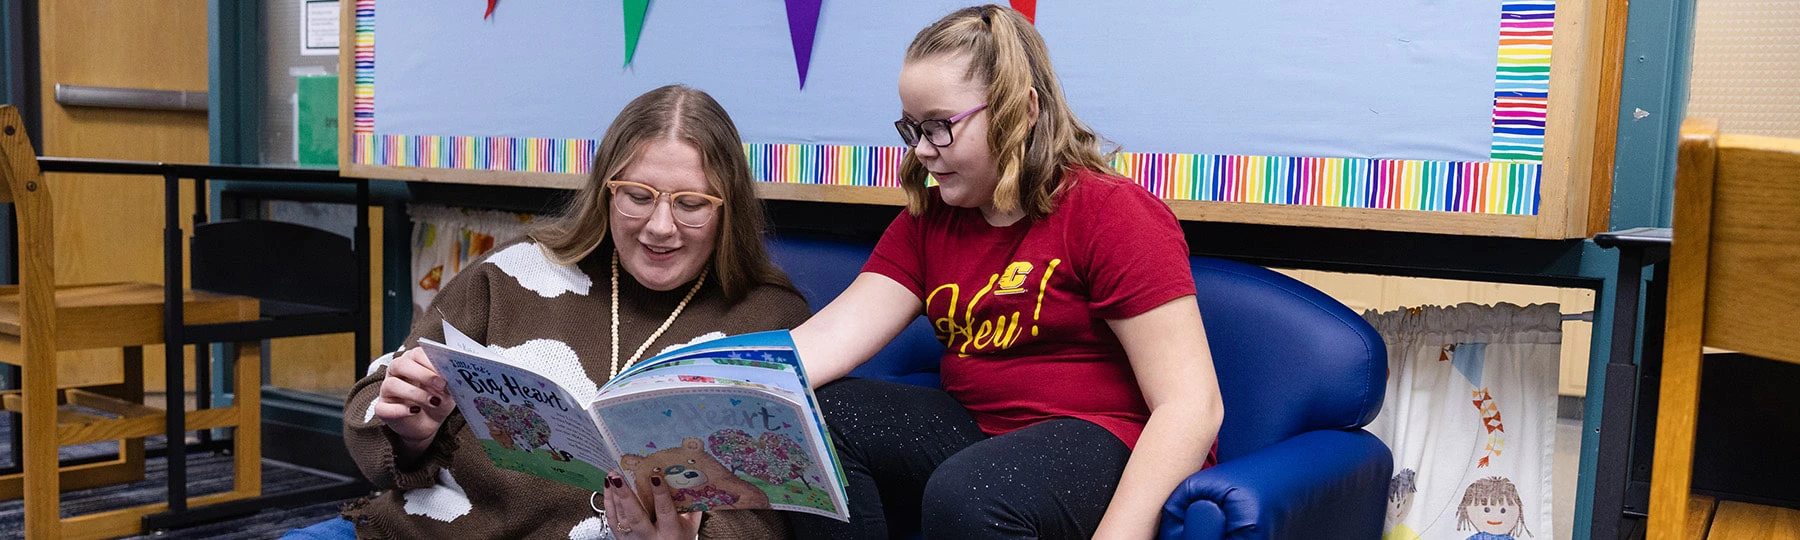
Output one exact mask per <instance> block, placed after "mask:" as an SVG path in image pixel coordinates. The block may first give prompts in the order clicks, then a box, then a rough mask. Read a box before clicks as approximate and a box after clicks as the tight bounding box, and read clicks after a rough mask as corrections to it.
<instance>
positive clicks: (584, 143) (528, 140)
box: [352, 133, 599, 174]
mask: <svg viewBox="0 0 1800 540" xmlns="http://www.w3.org/2000/svg"><path fill="white" fill-rule="evenodd" d="M354 144H355V145H356V146H355V147H353V149H352V152H353V153H354V154H355V155H356V156H358V157H371V158H374V160H375V163H378V164H381V165H396V166H401V167H428V168H434V169H469V170H480V171H538V172H559V173H574V174H587V173H588V169H589V168H590V167H592V165H593V159H594V150H595V148H596V147H598V146H599V141H595V140H592V139H546V138H541V137H457V136H438V135H375V134H372V133H358V134H356V136H355V143H354Z"/></svg>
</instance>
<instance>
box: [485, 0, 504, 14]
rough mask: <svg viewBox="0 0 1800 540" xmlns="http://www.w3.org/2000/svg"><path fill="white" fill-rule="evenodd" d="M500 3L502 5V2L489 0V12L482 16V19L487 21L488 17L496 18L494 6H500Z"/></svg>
mask: <svg viewBox="0 0 1800 540" xmlns="http://www.w3.org/2000/svg"><path fill="white" fill-rule="evenodd" d="M498 3H500V0H488V10H487V13H486V14H483V15H482V16H481V18H482V19H486V18H488V17H492V16H494V4H498Z"/></svg>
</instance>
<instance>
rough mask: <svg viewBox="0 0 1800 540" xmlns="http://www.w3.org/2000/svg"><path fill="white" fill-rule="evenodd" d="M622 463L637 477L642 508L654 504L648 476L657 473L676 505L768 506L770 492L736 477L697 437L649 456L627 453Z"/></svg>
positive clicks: (698, 507)
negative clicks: (667, 487)
mask: <svg viewBox="0 0 1800 540" xmlns="http://www.w3.org/2000/svg"><path fill="white" fill-rule="evenodd" d="M621 465H622V466H623V467H625V470H627V471H631V473H632V476H633V477H635V478H636V479H637V482H636V486H637V493H638V497H639V498H641V499H643V503H644V507H645V508H652V507H654V506H655V503H654V502H653V499H652V498H651V493H652V492H651V489H652V488H651V485H650V476H651V475H656V474H660V475H662V477H663V481H665V482H668V483H669V490H670V495H671V496H672V498H673V499H674V500H675V508H676V509H678V510H683V511H699V512H704V511H709V510H719V509H726V508H737V509H744V508H768V507H769V495H768V494H766V493H763V492H762V490H760V489H757V488H756V485H755V484H751V483H750V482H747V481H745V480H744V479H742V478H738V477H737V475H734V474H732V473H731V470H730V469H726V468H725V465H723V464H721V463H719V460H718V459H715V458H713V456H712V455H711V454H708V453H706V451H705V443H704V442H702V441H701V440H700V439H695V438H687V439H682V441H681V446H678V447H675V448H667V449H663V450H658V451H657V452H656V453H653V454H650V455H648V456H638V455H635V454H626V455H625V457H624V459H623V461H622V462H621Z"/></svg>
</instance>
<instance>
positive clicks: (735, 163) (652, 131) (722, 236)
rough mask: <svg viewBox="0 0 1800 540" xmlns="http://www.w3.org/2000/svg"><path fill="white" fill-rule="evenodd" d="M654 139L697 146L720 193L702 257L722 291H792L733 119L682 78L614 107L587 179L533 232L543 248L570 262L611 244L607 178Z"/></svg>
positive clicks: (731, 294)
mask: <svg viewBox="0 0 1800 540" xmlns="http://www.w3.org/2000/svg"><path fill="white" fill-rule="evenodd" d="M658 139H675V140H679V141H683V142H686V143H688V144H691V145H693V146H694V148H695V149H698V150H699V151H700V160H701V167H702V168H703V169H705V171H706V182H707V184H708V185H710V186H712V189H713V192H715V193H718V194H719V197H720V198H723V199H725V204H724V205H723V206H722V207H720V209H719V212H720V215H719V216H718V217H717V218H716V219H718V220H719V239H718V241H717V242H715V243H714V244H713V252H712V256H711V258H710V259H709V261H708V263H707V270H708V273H709V274H711V275H712V276H713V277H714V280H715V281H714V282H715V283H718V285H719V287H720V288H721V289H722V290H723V291H724V293H725V297H726V298H727V299H728V300H730V301H732V302H736V301H739V300H742V299H743V298H744V296H745V295H747V294H749V292H750V291H751V290H752V289H755V288H756V287H757V286H759V285H775V286H778V287H782V288H785V289H788V290H794V286H793V283H792V282H790V281H789V280H788V277H787V274H786V273H784V272H782V271H781V269H780V268H777V267H776V266H775V265H774V263H771V262H769V254H768V251H767V250H766V249H764V248H763V242H762V234H763V227H764V226H765V224H766V222H765V221H764V217H763V205H762V201H761V200H759V199H757V198H756V186H755V184H754V183H753V181H752V180H751V179H750V164H749V162H748V161H746V158H745V155H744V145H743V142H742V140H741V139H740V138H739V137H738V131H737V126H736V125H735V124H733V123H732V122H731V116H730V115H728V114H726V113H725V108H724V107H721V106H719V102H717V101H714V100H713V98H712V96H710V95H707V94H706V92H702V91H699V90H695V89H693V88H688V87H686V86H681V85H669V86H664V87H662V88H657V89H655V90H651V91H649V92H646V93H644V95H641V96H638V97H637V99H633V100H631V103H629V104H626V105H625V109H624V110H621V111H619V116H618V117H617V118H614V119H613V122H612V125H611V126H609V127H607V128H606V136H605V137H603V138H601V139H600V147H599V148H598V149H596V151H595V152H594V164H593V165H594V166H593V168H592V171H593V172H592V174H590V175H589V176H588V181H587V185H585V186H583V187H582V188H581V190H580V191H578V192H576V193H575V195H574V197H572V198H571V199H570V200H569V202H568V205H567V207H566V208H564V210H563V211H562V212H561V214H560V215H559V216H558V217H556V218H553V219H550V220H547V222H546V223H545V224H544V225H542V226H539V227H537V228H536V229H534V230H532V231H531V233H530V235H531V238H532V239H533V240H536V241H537V242H538V245H539V246H540V247H541V248H542V249H543V250H544V253H545V255H547V256H548V257H549V258H550V259H551V260H553V261H556V262H557V263H560V264H575V263H576V262H577V261H580V260H581V259H583V258H586V257H587V256H588V254H590V253H593V252H594V250H595V249H597V248H599V247H600V246H602V245H611V243H612V239H611V237H610V236H609V235H608V230H607V224H608V222H609V219H610V217H611V215H612V192H611V191H610V190H608V189H606V182H607V181H609V180H612V179H613V178H614V177H616V176H618V174H619V173H620V171H623V170H625V167H626V166H628V165H629V164H630V163H631V160H632V159H633V158H635V157H636V156H637V153H638V152H639V151H642V149H643V148H644V146H645V145H646V143H648V142H650V141H654V140H658Z"/></svg>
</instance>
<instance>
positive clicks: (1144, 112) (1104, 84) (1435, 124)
mask: <svg viewBox="0 0 1800 540" xmlns="http://www.w3.org/2000/svg"><path fill="white" fill-rule="evenodd" d="M345 1H346V7H352V5H353V7H354V9H345V10H344V11H343V13H344V14H343V22H344V24H343V26H344V28H343V40H342V41H343V43H346V44H348V46H347V47H345V48H344V51H345V54H343V55H341V58H342V60H341V62H342V64H343V72H344V73H349V74H351V76H348V77H340V81H341V83H340V84H342V85H343V86H342V88H341V91H340V96H342V98H341V100H340V101H341V103H340V118H348V119H350V121H347V122H340V126H341V127H340V129H341V130H342V133H341V137H340V138H339V140H340V148H339V162H340V166H341V167H342V170H343V171H344V174H345V175H348V176H355V177H368V178H383V179H400V180H412V181H428V182H461V183H478V184H495V185H518V186H538V187H565V188H573V187H579V186H580V185H581V184H582V183H583V182H584V181H585V179H586V175H587V173H588V168H589V166H590V163H591V159H592V155H593V152H594V148H595V147H596V146H597V142H598V140H599V139H600V137H601V135H602V133H603V132H604V130H605V128H606V126H607V124H609V123H610V122H611V121H612V118H613V117H614V116H615V115H617V113H618V111H619V109H620V108H622V107H623V106H624V105H625V103H626V102H628V101H629V100H631V99H632V98H634V97H636V96H637V95H639V94H641V93H643V92H644V91H647V90H650V89H652V88H656V87H658V86H662V85H665V84H670V83H682V84H686V85H689V86H693V87H696V88H699V89H702V90H705V91H707V92H708V93H710V94H712V95H713V96H714V97H715V98H716V99H718V100H719V102H720V103H721V104H723V105H724V106H725V108H726V110H727V111H729V112H730V114H731V115H732V117H733V119H734V120H735V122H736V123H737V126H738V129H739V131H740V133H741V134H742V136H743V139H744V142H745V152H746V154H747V156H748V158H749V161H750V166H751V170H752V171H753V174H754V175H755V176H756V179H757V180H758V181H759V192H760V194H761V195H762V196H764V197H766V198H774V199H795V200H816V201H830V202H849V203H878V204H895V205H898V204H903V203H904V200H905V199H904V195H903V193H902V192H901V190H900V189H899V188H898V185H899V179H898V170H899V166H898V165H899V162H900V158H901V157H902V156H903V155H904V152H905V151H906V150H905V149H904V148H903V147H901V145H900V142H899V138H898V137H897V136H896V135H895V133H894V131H893V128H892V123H893V120H894V119H895V118H897V117H898V116H899V115H900V112H899V111H900V104H899V98H898V95H897V92H896V80H897V78H898V73H899V70H900V63H901V59H902V55H903V54H904V51H905V48H906V46H907V44H908V43H909V42H910V41H911V40H912V37H913V35H914V34H915V33H916V32H917V31H918V30H919V29H921V28H924V27H925V26H926V25H927V24H929V23H930V22H932V21H933V20H936V19H937V18H938V17H941V16H942V15H944V14H945V13H948V12H950V11H952V10H954V9H956V8H958V7H961V6H963V5H966V3H963V2H946V1H936V0H926V1H913V2H859V1H855V2H853V1H847V0H784V1H781V2H777V1H774V0H761V1H743V0H689V1H679V2H672V1H655V2H652V1H649V0H621V1H617V2H615V1H612V0H597V1H585V2H566V1H552V0H453V1H446V0H345ZM1605 3H1606V2H1605V1H1604V0H1562V1H1555V0H1465V1H1457V2H1442V1H1437V0H1394V1H1391V2H1341V1H1335V0H1291V1H1283V2H1230V3H1217V2H1188V1H1179V0H1146V1H1141V2H1121V3H1112V2H1105V3H1101V2H1077V1H1072V0H1071V1H1045V2H1031V1H1025V2H1013V4H1014V5H1015V6H1017V7H1019V8H1021V11H1026V12H1028V13H1029V14H1030V15H1031V17H1032V19H1033V23H1034V24H1035V25H1036V27H1037V28H1038V30H1039V31H1040V32H1041V33H1042V34H1043V35H1044V36H1045V39H1046V41H1047V42H1048V43H1049V46H1050V51H1051V57H1052V61H1053V64H1054V66H1055V69H1056V70H1057V73H1058V75H1059V76H1060V79H1061V81H1062V85H1063V89H1064V92H1065V94H1066V95H1067V98H1068V100H1069V102H1070V104H1071V106H1072V107H1073V108H1074V110H1075V111H1076V113H1077V114H1078V115H1079V116H1080V117H1081V118H1082V119H1083V120H1084V121H1085V122H1086V123H1088V124H1089V125H1090V126H1091V127H1093V128H1094V129H1095V130H1096V131H1098V132H1099V133H1100V135H1101V136H1102V137H1104V138H1105V139H1107V140H1108V141H1110V142H1111V143H1112V144H1114V145H1116V146H1117V147H1118V148H1119V149H1120V152H1119V153H1118V154H1117V157H1116V159H1115V161H1114V166H1115V168H1116V169H1118V170H1119V171H1120V172H1122V173H1124V174H1125V175H1126V176H1129V177H1131V178H1133V179H1134V180H1136V181H1137V182H1139V183H1140V184H1142V185H1143V186H1144V187H1145V188H1146V189H1148V190H1149V191H1151V192H1152V193H1154V194H1156V195H1157V196H1159V197H1162V198H1163V199H1164V200H1166V201H1167V202H1168V203H1169V204H1170V206H1171V207H1172V208H1173V209H1174V210H1175V212H1176V214H1177V215H1178V216H1179V217H1181V218H1182V219H1190V220H1210V221H1226V222H1242V223H1264V224H1278V225H1304V226H1323V227H1344V228H1358V229H1379V230H1395V231H1416V232H1435V233H1453V234H1472V235H1483V236H1507V237H1528V238H1578V237H1585V236H1587V235H1588V234H1589V233H1590V231H1589V230H1588V229H1589V228H1590V226H1589V221H1590V219H1589V218H1590V207H1593V208H1600V209H1604V208H1605V207H1606V205H1607V201H1606V200H1605V197H1606V193H1605V191H1606V190H1605V189H1604V187H1603V186H1596V185H1594V183H1592V182H1590V178H1591V177H1593V176H1594V174H1593V171H1594V170H1596V169H1599V168H1600V167H1599V166H1597V165H1596V162H1595V161H1594V156H1595V155H1596V154H1599V153H1606V154H1609V153H1610V152H1609V151H1605V152H1597V151H1596V142H1597V139H1599V138H1603V137H1608V136H1609V135H1607V134H1608V133H1610V130H1605V129H1596V118H1597V112H1598V111H1600V110H1602V109H1604V108H1605V101H1604V100H1603V99H1602V97H1603V96H1605V95H1606V94H1608V93H1611V94H1612V95H1613V96H1615V97H1614V99H1615V102H1616V95H1617V90H1616V88H1607V85H1606V84H1605V83H1604V81H1602V79H1603V77H1601V76H1600V74H1601V72H1602V70H1603V68H1606V67H1607V66H1606V64H1605V63H1603V62H1601V61H1600V57H1601V55H1600V54H1599V52H1600V50H1599V49H1600V48H1601V47H1600V43H1601V41H1602V39H1603V34H1604V30H1605V29H1604V28H1602V27H1603V26H1606V25H1604V24H1587V21H1590V20H1592V21H1596V23H1598V22H1601V21H1606V20H1608V19H1609V18H1608V17H1607V16H1605V14H1603V13H1591V12H1599V11H1602V10H1603V6H1602V4H1605ZM1590 15H1592V16H1590ZM1618 24H1620V25H1622V21H1621V22H1620V23H1618ZM1618 31H1622V27H1621V28H1619V29H1618ZM1605 127H1610V125H1608V126H1605ZM1599 142H1601V143H1602V144H1610V139H1608V140H1606V141H1599ZM1606 159H1608V160H1610V157H1607V158H1606ZM1595 192H1598V193H1597V194H1596V193H1595ZM1602 211H1603V210H1602ZM1602 221H1603V220H1602Z"/></svg>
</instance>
